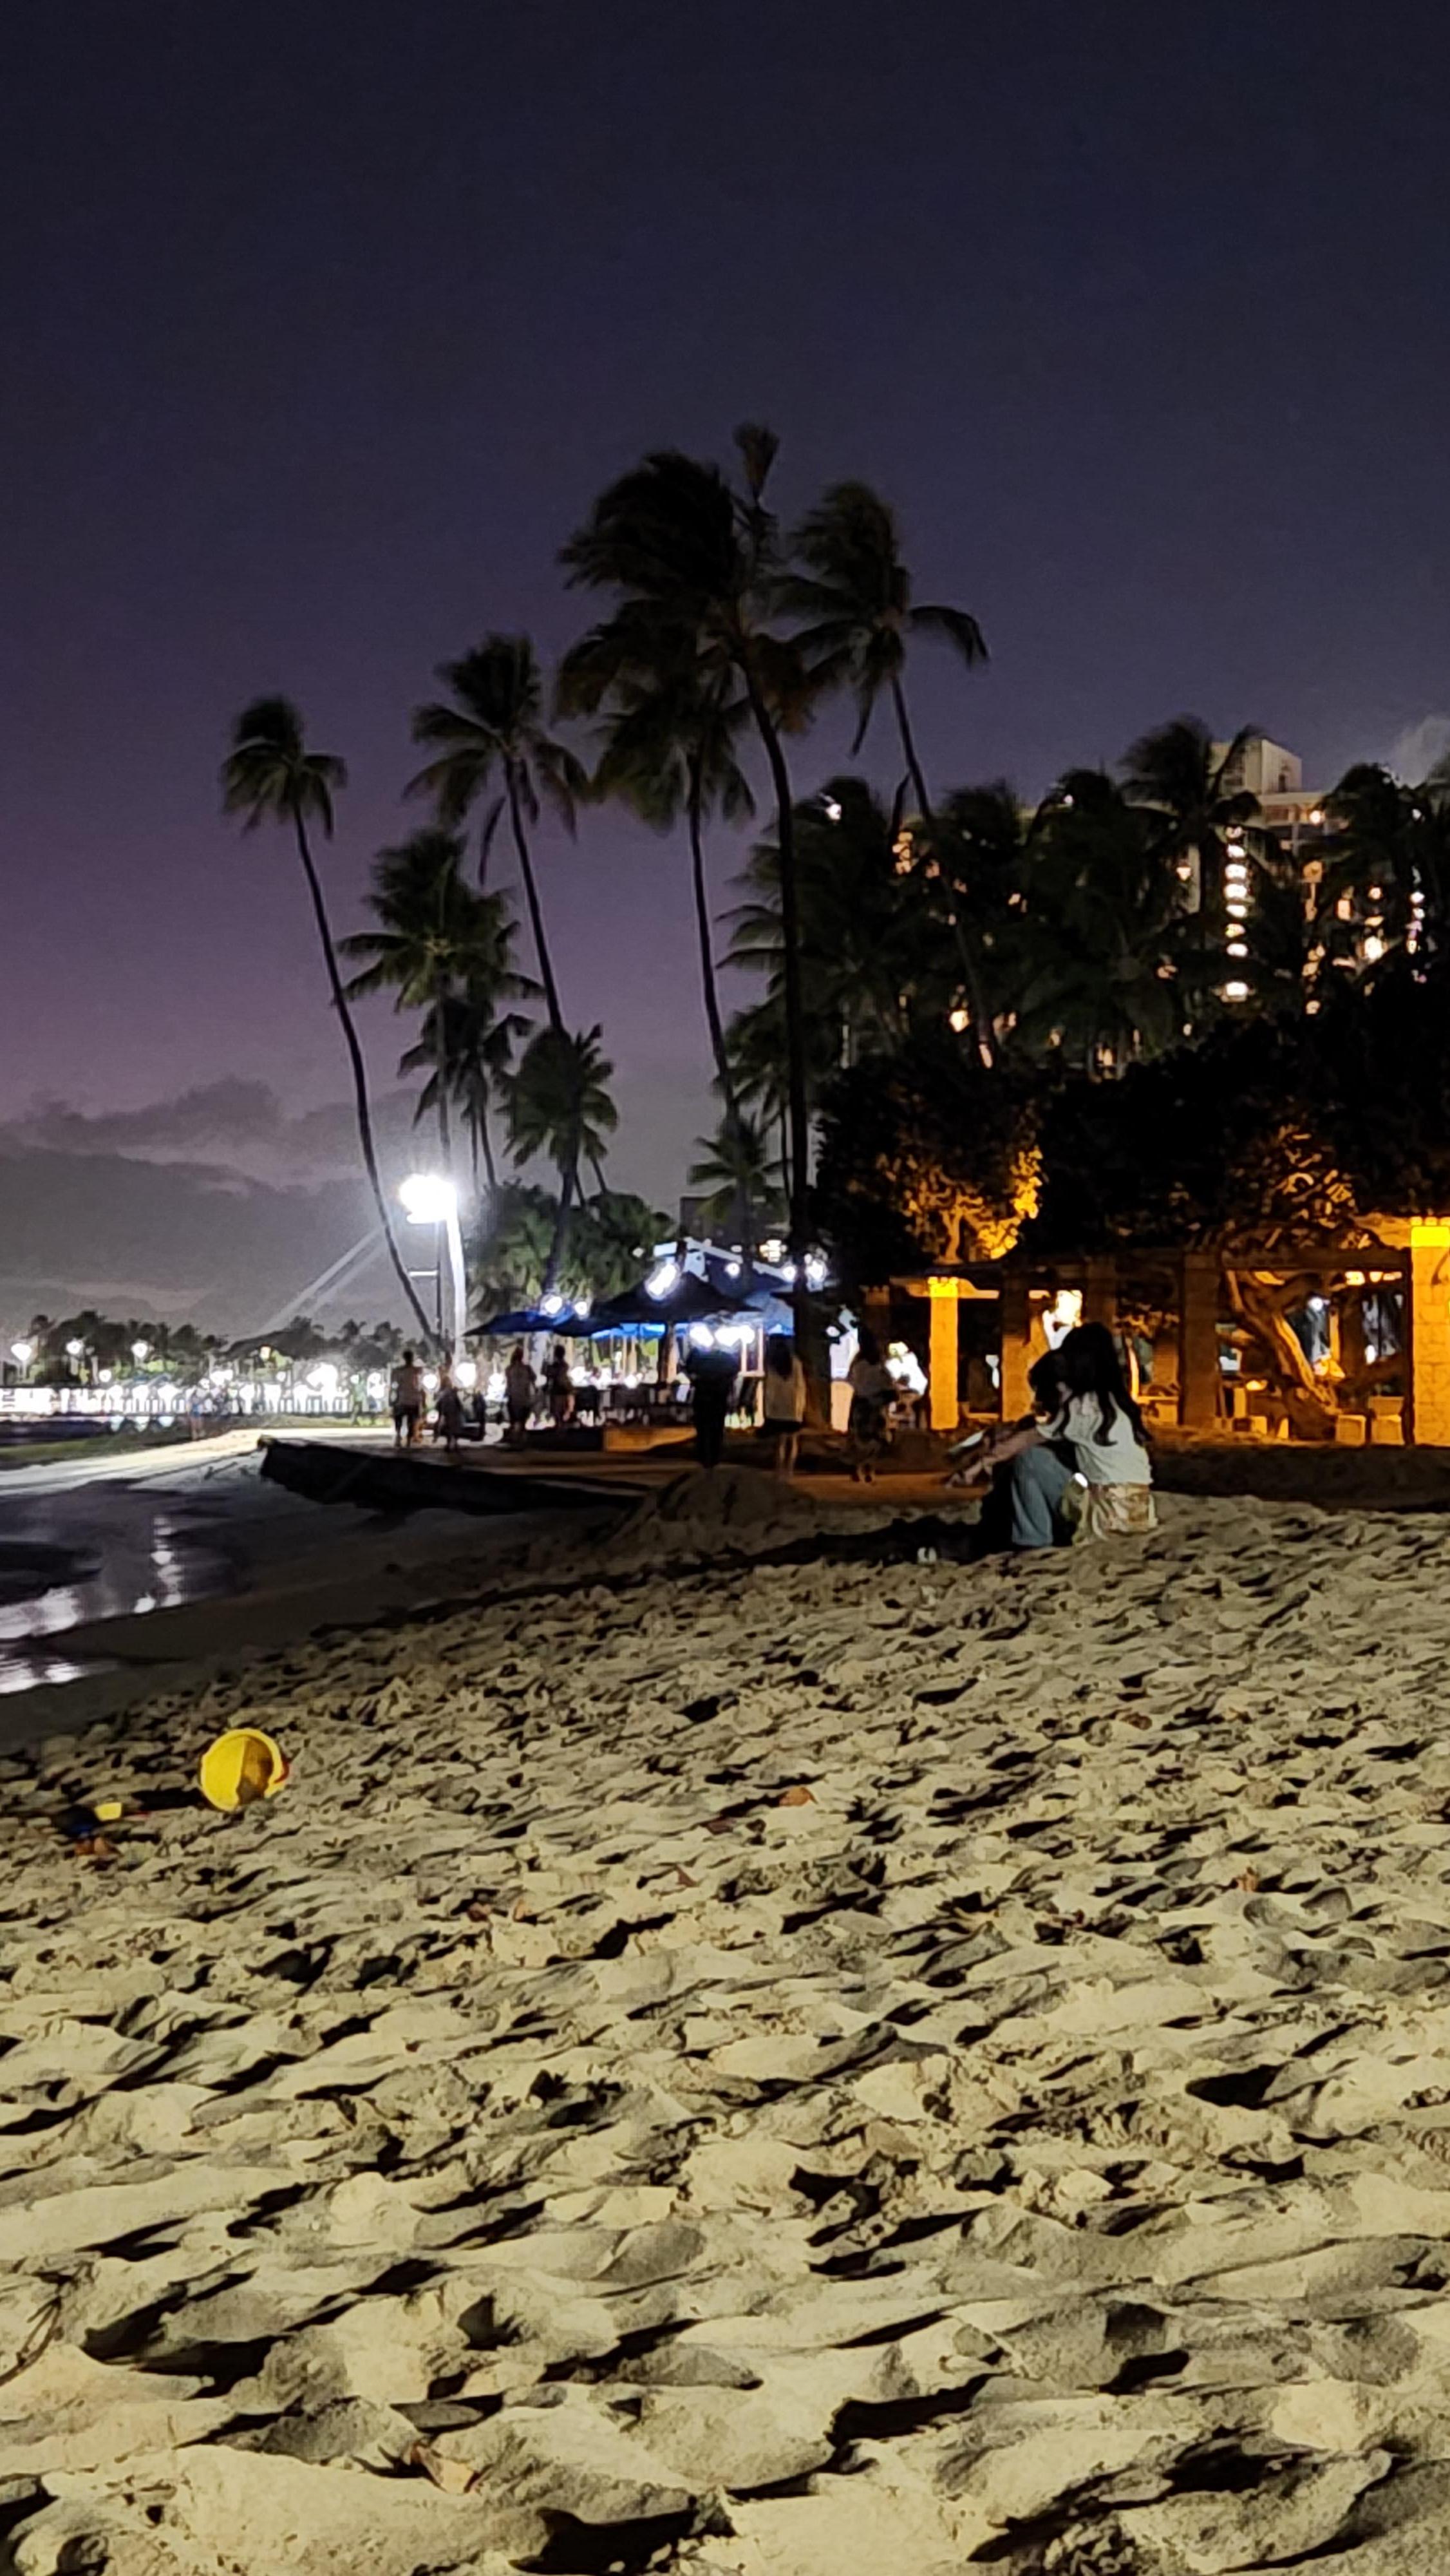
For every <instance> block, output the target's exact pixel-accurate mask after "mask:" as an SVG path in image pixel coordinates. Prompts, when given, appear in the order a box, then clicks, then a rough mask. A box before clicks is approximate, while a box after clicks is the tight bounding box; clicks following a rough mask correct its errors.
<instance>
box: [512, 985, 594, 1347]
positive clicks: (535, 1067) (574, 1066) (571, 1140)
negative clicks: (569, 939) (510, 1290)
mask: <svg viewBox="0 0 1450 2576" xmlns="http://www.w3.org/2000/svg"><path fill="white" fill-rule="evenodd" d="M602 1035H603V1032H602V1031H601V1030H600V1029H599V1028H597V1027H595V1028H592V1029H587V1030H585V1029H581V1030H579V1031H577V1032H576V1033H575V1034H574V1035H573V1036H571V1035H570V1034H569V1032H568V1030H567V1029H556V1028H553V1027H549V1028H545V1029H540V1031H539V1033H538V1035H537V1037H535V1038H533V1039H531V1041H530V1043H529V1045H528V1046H527V1047H526V1048H525V1050H524V1054H523V1058H522V1061H521V1062H520V1065H519V1069H518V1072H517V1073H516V1074H515V1076H514V1078H513V1083H512V1086H511V1089H510V1093H509V1138H510V1142H511V1144H512V1146H513V1151H514V1159H515V1161H516V1162H519V1163H526V1162H528V1161H529V1159H530V1157H531V1156H533V1155H534V1154H547V1155H548V1157H549V1159H550V1161H551V1162H552V1163H553V1165H554V1167H555V1169H556V1171H557V1172H558V1175H559V1207H558V1215H557V1217H556V1220H555V1225H554V1239H553V1242H552V1243H551V1245H550V1247H549V1259H548V1264H547V1267H546V1269H545V1272H544V1287H543V1293H544V1295H545V1296H549V1295H550V1294H551V1293H552V1291H553V1290H554V1288H555V1287H556V1286H557V1284H558V1278H559V1270H560V1265H561V1263H562V1261H563V1258H564V1247H565V1244H566V1243H567V1241H568V1235H569V1215H570V1210H571V1209H572V1207H573V1204H574V1200H575V1198H576V1196H577V1194H578V1189H579V1169H580V1165H581V1164H583V1163H592V1164H593V1165H594V1167H595V1170H596V1172H597V1171H598V1168H599V1165H600V1164H601V1162H602V1161H603V1159H604V1156H605V1154H606V1153H607V1152H608V1150H609V1149H608V1145H607V1142H606V1139H607V1138H608V1137H609V1136H610V1135H612V1134H613V1132H614V1129H615V1128H616V1127H617V1126H618V1124H619V1113H618V1111H617V1110H616V1108H615V1106H614V1102H613V1101H612V1100H611V1098H610V1096H609V1088H608V1086H609V1082H610V1078H611V1076H612V1074H613V1072H614V1067H613V1065H612V1064H610V1063H608V1062H607V1061H606V1058H605V1055H604V1051H603V1048H602V1046H601V1044H600V1039H601V1037H602Z"/></svg>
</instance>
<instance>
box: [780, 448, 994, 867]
mask: <svg viewBox="0 0 1450 2576" xmlns="http://www.w3.org/2000/svg"><path fill="white" fill-rule="evenodd" d="M794 552H795V553H796V555H797V556H798V557H799V558H800V560H801V561H802V562H803V563H804V564H805V565H806V566H807V571H806V572H805V573H804V574H799V573H798V574H795V575H793V576H791V577H789V578H788V579H787V580H786V582H785V583H784V585H783V593H782V596H783V600H784V604H785V605H786V606H787V607H788V608H789V609H790V610H791V611H792V612H793V613H794V614H795V615H796V616H798V617H801V618H804V619H805V620H806V621H807V623H806V625H805V626H804V628H803V629H802V631H801V632H800V633H799V634H798V635H797V637H796V642H797V643H798V645H799V646H800V649H801V651H802V652H803V653H804V654H805V656H806V658H807V660H808V662H809V663H810V664H811V667H812V671H813V673H814V675H815V676H816V677H817V678H818V679H819V680H821V681H822V682H823V683H824V684H826V685H827V686H832V687H846V688H849V689H850V691H851V692H852V694H853V696H854V698H855V700H856V715H857V723H856V738H855V740H854V742H853V743H852V745H851V752H852V757H853V758H854V756H855V754H856V753H857V752H858V751H859V750H860V748H861V745H862V743H863V742H864V741H865V739H866V733H867V728H868V727H869V725H870V722H871V718H872V716H873V715H874V714H875V712H876V705H877V701H878V700H879V699H880V698H881V696H882V695H883V693H884V694H885V695H886V696H888V697H889V698H890V700H891V708H892V713H893V714H894V716H895V718H896V730H897V733H898V735H899V736H900V740H901V756H902V758H903V760H904V761H905V763H906V769H907V775H908V777H909V778H910V780H911V784H912V788H913V790H914V792H915V795H916V800H917V806H918V809H919V811H920V812H921V814H922V815H923V816H924V818H925V819H926V821H928V822H930V821H931V819H932V802H931V796H930V794H929V792H928V789H927V783H926V775H925V772H924V771H923V769H922V765H921V759H920V755H919V753H918V751H917V748H916V738H915V736H914V734H913V732H912V729H911V720H910V717H909V716H908V714H907V707H906V690H905V686H904V682H903V676H902V675H903V673H904V671H905V669H906V653H907V646H908V643H909V642H910V640H911V638H912V637H913V636H918V635H932V636H937V637H939V638H940V639H941V641H942V642H944V643H946V644H949V645H950V646H951V648H952V651H953V652H954V653H955V654H956V655H957V656H958V659H959V660H960V661H961V662H962V663H963V664H964V666H965V667H966V669H968V670H969V671H970V670H974V669H976V668H977V667H978V666H979V665H980V664H981V663H983V662H985V661H986V659H987V647H986V645H985V643H984V642H983V640H982V630H981V628H980V626H979V625H978V624H977V621H976V619H975V617H972V616H969V614H968V612H967V611H966V609H964V608H940V607H933V606H928V605H927V604H926V603H922V604H921V605H920V606H917V605H915V604H914V603H913V600H912V596H911V575H910V573H909V572H908V570H907V568H906V565H905V564H904V563H903V562H902V559H901V534H900V530H899V529H898V527H897V524H896V513H895V511H894V510H893V509H892V508H891V506H890V504H889V502H886V501H883V500H882V498H881V496H880V494H879V493H878V492H873V491H872V489H871V486H870V485H869V483H835V484H833V485H832V486H831V489H830V490H829V491H828V492H827V493H826V495H825V498H824V499H823V500H822V501H821V502H820V503H819V504H818V506H817V507H816V508H815V509H814V510H812V511H811V513H810V515H809V517H808V518H806V519H804V520H803V521H802V523H801V525H800V527H799V528H798V529H797V531H796V536H795V543H794Z"/></svg>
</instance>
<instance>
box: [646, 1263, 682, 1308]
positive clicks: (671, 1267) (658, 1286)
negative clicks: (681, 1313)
mask: <svg viewBox="0 0 1450 2576" xmlns="http://www.w3.org/2000/svg"><path fill="white" fill-rule="evenodd" d="M679 1276H680V1265H679V1263H678V1261H676V1260H675V1259H674V1258H673V1256H671V1257H670V1258H669V1259H667V1260H664V1261H661V1262H658V1263H657V1264H656V1266H655V1268H654V1269H653V1270H652V1271H651V1272H650V1275H649V1277H648V1279H647V1280H646V1281H645V1283H644V1293H645V1295H646V1296H647V1297H656V1298H658V1297H668V1295H669V1293H670V1290H671V1289H672V1288H674V1287H676V1286H677V1285H678V1283H679Z"/></svg>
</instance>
